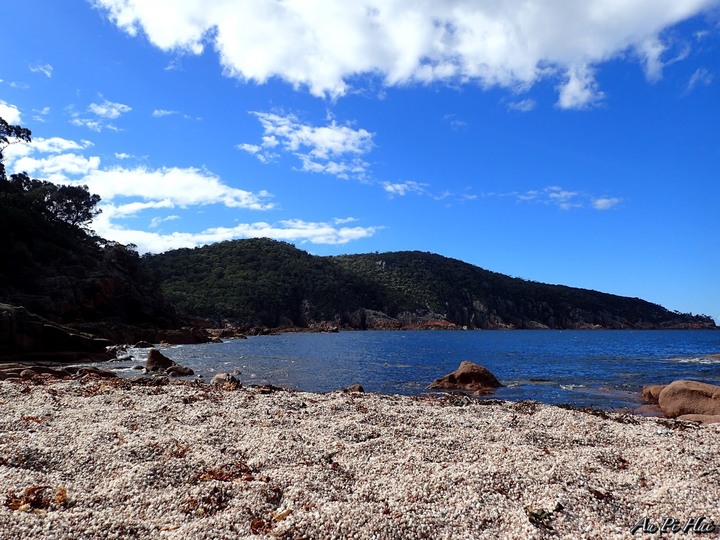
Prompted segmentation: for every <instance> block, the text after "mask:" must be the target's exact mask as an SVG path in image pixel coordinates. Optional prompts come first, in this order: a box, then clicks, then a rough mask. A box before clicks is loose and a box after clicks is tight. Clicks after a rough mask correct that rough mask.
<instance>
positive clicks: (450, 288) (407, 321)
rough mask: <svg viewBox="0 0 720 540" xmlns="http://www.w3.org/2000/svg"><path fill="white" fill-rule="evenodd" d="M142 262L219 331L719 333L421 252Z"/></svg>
mask: <svg viewBox="0 0 720 540" xmlns="http://www.w3.org/2000/svg"><path fill="white" fill-rule="evenodd" d="M142 261H143V264H144V266H145V269H146V270H147V271H148V272H149V273H151V274H152V275H154V276H155V277H156V279H158V280H159V282H160V283H161V284H162V291H163V293H164V295H165V298H166V299H167V300H169V301H170V302H171V303H172V304H174V305H175V306H176V307H177V309H178V310H179V311H180V312H181V313H182V314H184V315H186V316H189V317H194V318H201V319H206V320H207V322H208V324H214V325H221V324H227V323H229V324H234V325H237V326H242V327H252V326H267V327H272V328H279V327H300V328H305V327H317V326H318V325H320V326H321V327H325V326H327V325H328V324H329V325H334V326H336V327H340V328H355V329H373V328H387V329H392V328H468V329H475V328H481V329H500V328H517V329H525V328H527V329H540V328H555V329H590V328H608V329H610V328H612V329H624V328H628V329H651V328H717V327H716V326H715V323H714V321H713V320H712V318H710V317H707V316H703V315H691V314H682V313H677V312H672V311H669V310H667V309H665V308H664V307H662V306H659V305H657V304H653V303H650V302H647V301H644V300H641V299H638V298H627V297H622V296H616V295H612V294H607V293H602V292H597V291H592V290H586V289H579V288H573V287H566V286H562V285H547V284H542V283H537V282H533V281H526V280H523V279H519V278H513V277H509V276H506V275H503V274H499V273H496V272H491V271H488V270H485V269H482V268H479V267H477V266H473V265H471V264H468V263H465V262H462V261H459V260H456V259H450V258H447V257H443V256H441V255H437V254H433V253H424V252H419V251H402V252H390V253H369V254H363V255H343V256H335V257H320V256H314V255H310V254H309V253H307V252H305V251H302V250H300V249H297V248H296V247H294V246H293V245H291V244H288V243H285V242H278V241H275V240H269V239H247V240H234V241H228V242H221V243H217V244H212V245H209V246H204V247H200V248H194V249H178V250H173V251H168V252H166V253H162V254H159V255H150V256H144V257H143V258H142ZM322 325H325V326H322Z"/></svg>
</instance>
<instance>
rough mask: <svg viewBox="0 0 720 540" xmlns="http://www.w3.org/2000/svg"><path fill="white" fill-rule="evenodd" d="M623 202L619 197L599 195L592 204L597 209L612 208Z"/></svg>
mask: <svg viewBox="0 0 720 540" xmlns="http://www.w3.org/2000/svg"><path fill="white" fill-rule="evenodd" d="M621 202H622V199H620V198H618V197H598V198H596V199H593V200H592V206H593V208H594V209H595V210H610V209H611V208H612V207H614V206H617V205H618V204H620V203H621Z"/></svg>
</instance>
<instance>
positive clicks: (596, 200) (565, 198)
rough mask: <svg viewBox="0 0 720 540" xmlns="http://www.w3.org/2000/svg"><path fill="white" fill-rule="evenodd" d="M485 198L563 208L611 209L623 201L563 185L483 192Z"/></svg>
mask: <svg viewBox="0 0 720 540" xmlns="http://www.w3.org/2000/svg"><path fill="white" fill-rule="evenodd" d="M482 196H483V197H485V198H503V199H514V200H516V201H517V202H520V203H534V204H544V205H548V206H555V207H557V208H559V209H561V210H572V209H578V208H593V209H595V210H609V209H611V208H614V207H615V206H617V205H618V204H620V203H621V202H622V199H621V198H619V197H607V196H603V197H598V196H595V195H591V194H588V193H584V192H582V191H571V190H568V189H564V188H562V187H561V186H547V187H544V188H542V189H532V190H528V191H509V192H494V193H483V195H482Z"/></svg>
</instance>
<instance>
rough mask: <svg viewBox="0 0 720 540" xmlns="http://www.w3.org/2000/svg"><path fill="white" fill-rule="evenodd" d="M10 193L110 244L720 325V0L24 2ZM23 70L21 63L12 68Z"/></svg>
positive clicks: (12, 37) (6, 64)
mask: <svg viewBox="0 0 720 540" xmlns="http://www.w3.org/2000/svg"><path fill="white" fill-rule="evenodd" d="M3 23H4V24H3V35H4V38H5V42H6V44H8V45H7V46H6V54H3V55H2V56H0V116H2V117H3V118H5V119H6V120H7V121H9V122H11V123H20V124H22V125H24V126H26V127H29V128H30V129H31V130H32V132H33V137H34V141H33V143H32V144H31V145H20V144H16V145H12V146H11V147H9V148H7V149H6V151H5V153H6V155H7V157H6V165H7V167H8V169H9V170H10V171H20V170H25V171H27V172H28V173H29V174H31V175H32V176H34V177H36V178H43V179H48V180H51V181H54V182H58V183H77V184H85V185H88V186H89V187H90V190H91V191H92V192H93V193H98V194H99V195H100V196H101V197H102V199H103V202H102V203H101V204H102V209H103V212H102V214H101V215H100V216H99V217H98V218H97V219H96V221H95V222H94V223H93V228H94V229H95V230H96V232H97V233H98V234H100V235H101V236H104V237H106V238H109V239H112V240H116V241H119V242H122V243H134V244H136V245H137V246H138V248H139V250H140V251H141V252H147V251H151V252H158V251H165V250H167V249H172V248H177V247H191V246H196V245H203V244H206V243H212V242H215V241H221V240H228V239H234V238H246V237H254V236H267V237H272V238H277V239H281V240H287V241H289V242H292V243H294V244H296V245H297V246H298V247H300V248H301V249H305V250H307V251H309V252H311V253H314V254H319V255H331V254H342V253H363V252H370V251H394V250H421V251H430V252H435V253H439V254H442V255H445V256H449V257H454V258H458V259H461V260H464V261H467V262H470V263H472V264H476V265H478V266H481V267H483V268H487V269H489V270H494V271H497V272H502V273H506V274H509V275H512V276H518V277H523V278H526V279H530V280H535V281H542V282H547V283H561V284H566V285H571V286H577V287H583V288H588V289H596V290H601V291H605V292H610V293H614V294H621V295H626V296H637V297H640V298H644V299H647V300H650V301H652V302H657V303H659V304H662V305H664V306H665V307H667V308H669V309H672V310H678V311H682V312H693V313H704V314H708V315H712V316H714V317H715V318H716V319H718V320H720V284H719V283H718V282H719V280H718V277H720V249H719V248H720V246H719V245H718V244H719V243H720V242H719V241H718V233H719V226H720V211H719V210H718V206H719V203H720V177H719V173H720V158H718V146H719V143H720V129H719V128H718V118H720V1H718V0H626V1H623V2H617V1H611V0H588V1H585V2H577V1H575V0H554V1H550V0H516V1H508V2H496V1H491V0H486V1H479V0H473V1H470V0H428V1H425V2H417V1H412V2H411V1H409V0H382V1H380V0H367V1H364V2H338V1H337V0H315V1H313V2H307V1H301V0H286V1H285V2H278V1H270V0H266V1H259V0H256V1H240V0H238V1H227V0H203V1H198V0H172V1H170V0H153V1H150V0H94V1H85V0H64V1H63V2H57V1H56V0H6V1H5V2H4V3H3ZM8 50H9V51H11V52H8Z"/></svg>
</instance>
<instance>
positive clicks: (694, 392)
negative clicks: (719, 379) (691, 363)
mask: <svg viewBox="0 0 720 540" xmlns="http://www.w3.org/2000/svg"><path fill="white" fill-rule="evenodd" d="M658 403H659V405H660V409H661V410H662V412H663V414H664V415H665V416H667V417H668V418H676V417H678V416H683V415H687V414H702V415H712V416H714V415H720V386H715V385H714V384H707V383H702V382H697V381H674V382H672V383H670V384H668V385H667V386H666V387H665V388H663V390H662V392H660V395H659V396H658Z"/></svg>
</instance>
